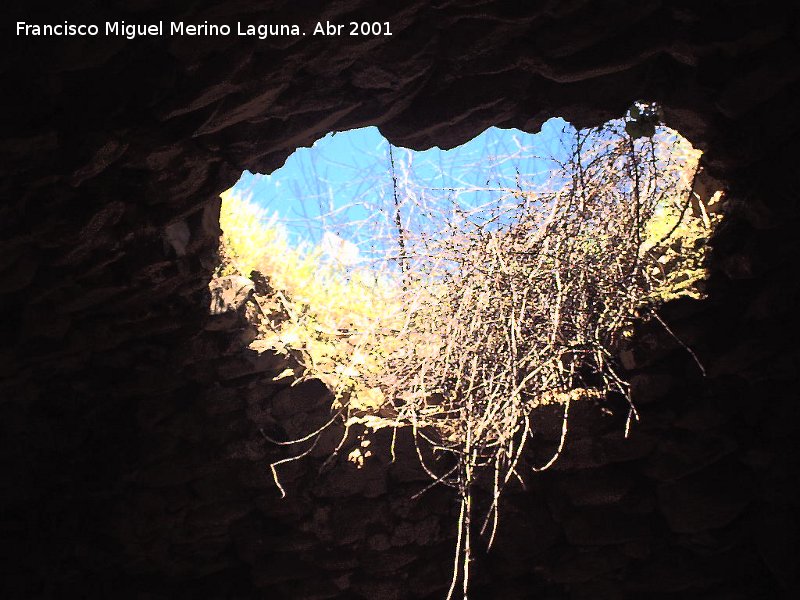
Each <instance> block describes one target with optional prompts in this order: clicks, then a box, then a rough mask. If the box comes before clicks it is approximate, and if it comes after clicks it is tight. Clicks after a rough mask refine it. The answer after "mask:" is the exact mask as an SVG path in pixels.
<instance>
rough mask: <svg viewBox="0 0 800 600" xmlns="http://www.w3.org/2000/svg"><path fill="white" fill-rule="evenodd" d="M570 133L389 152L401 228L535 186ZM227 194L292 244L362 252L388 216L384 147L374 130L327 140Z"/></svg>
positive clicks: (502, 136) (496, 134)
mask: <svg viewBox="0 0 800 600" xmlns="http://www.w3.org/2000/svg"><path fill="white" fill-rule="evenodd" d="M574 133H575V131H574V129H573V128H572V127H571V126H570V125H569V124H568V123H566V122H565V121H563V120H562V119H558V118H554V119H550V120H549V121H547V122H546V123H545V124H544V126H543V127H542V131H541V133H538V134H529V133H525V132H522V131H519V130H516V129H508V130H504V129H498V128H495V127H493V128H490V129H488V130H486V131H485V132H483V133H482V134H480V135H479V136H477V137H476V138H474V139H473V140H471V141H469V142H467V143H466V144H464V145H462V146H459V147H457V148H453V149H452V150H441V149H439V148H436V147H434V148H431V149H430V150H426V151H423V152H419V151H411V150H408V149H405V148H398V147H394V148H392V151H391V154H392V157H393V159H394V164H395V168H394V175H395V177H396V179H397V188H398V191H399V192H400V196H401V197H402V198H404V199H408V198H413V199H414V200H415V204H414V207H412V204H411V203H409V204H408V205H407V206H408V210H406V206H404V207H403V209H402V214H403V219H404V224H405V225H407V226H409V227H415V226H416V227H417V228H425V227H430V226H432V225H430V223H432V222H433V221H430V220H429V221H427V223H428V225H424V224H423V215H422V213H423V212H424V211H423V210H421V209H420V206H422V205H424V206H428V207H436V206H442V205H446V204H449V205H452V204H453V203H454V202H455V203H456V204H458V206H460V207H462V208H465V209H468V208H469V207H470V206H475V205H476V204H478V203H485V202H492V201H496V200H497V199H498V198H499V197H500V196H501V195H502V194H503V191H502V189H503V188H514V187H516V186H517V185H520V186H522V187H523V188H530V187H531V186H535V185H537V184H542V183H543V182H544V181H545V179H546V177H547V174H548V173H549V171H550V170H551V169H553V168H554V166H555V164H554V163H553V161H552V158H551V157H556V158H559V159H562V158H564V157H565V156H566V154H567V152H568V147H569V145H570V143H571V140H572V136H573V135H574ZM234 189H235V190H236V191H237V192H239V193H241V194H242V195H244V196H245V197H249V198H250V199H251V201H254V202H255V203H257V204H259V205H260V206H262V207H264V208H265V209H266V210H267V211H268V212H269V214H273V213H277V216H278V220H279V221H280V222H282V223H284V224H285V225H286V227H287V229H288V231H289V232H290V234H291V235H292V236H293V237H294V238H295V239H296V240H297V241H299V240H301V239H302V240H305V241H308V242H312V243H319V242H320V241H321V240H322V239H323V235H324V234H325V232H329V234H334V235H335V236H338V237H339V238H341V239H344V240H347V241H348V242H352V243H355V244H357V245H359V247H360V248H361V250H362V252H363V251H365V245H366V244H368V243H369V238H370V236H371V235H373V233H374V231H373V230H374V228H375V226H376V225H377V224H378V222H379V221H380V220H381V219H383V220H384V221H386V223H390V222H391V221H390V217H391V216H394V212H393V211H392V207H393V206H394V205H393V201H394V190H395V185H394V182H393V178H392V169H391V167H390V155H389V143H388V142H387V141H386V139H385V138H384V137H383V136H382V135H381V133H380V131H379V130H378V128H377V127H366V128H362V129H356V130H351V131H346V132H337V133H330V134H328V135H326V136H325V137H323V138H322V139H320V140H317V141H316V142H315V143H314V144H313V145H312V146H311V147H310V148H300V149H298V150H297V151H295V152H294V153H293V154H292V155H291V156H290V157H289V158H288V159H287V160H286V163H285V164H284V166H283V167H281V168H280V169H277V170H276V171H274V172H273V173H271V174H253V173H250V172H249V171H245V173H243V174H242V177H241V179H240V180H239V182H238V183H237V184H236V186H235V188H234ZM415 211H416V212H415ZM415 215H416V216H415ZM415 219H418V220H417V221H415ZM386 223H384V226H385V225H386Z"/></svg>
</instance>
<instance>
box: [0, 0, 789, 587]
mask: <svg viewBox="0 0 800 600" xmlns="http://www.w3.org/2000/svg"><path fill="white" fill-rule="evenodd" d="M8 4H9V3H6V5H4V7H3V9H2V10H3V11H4V13H5V14H4V15H3V17H4V18H3V19H2V22H3V23H4V24H6V25H5V26H7V27H12V26H13V24H14V23H16V22H17V21H26V19H27V20H28V21H30V15H29V14H23V12H27V11H29V10H31V11H32V10H33V8H35V7H28V6H27V5H26V7H24V8H23V7H22V6H16V5H14V6H11V5H8ZM34 4H35V3H34ZM299 4H301V3H290V4H289V5H285V6H282V7H281V8H280V10H278V9H273V8H271V7H270V6H268V5H267V3H264V2H256V1H253V2H247V1H245V2H239V3H237V4H236V5H235V10H234V9H233V8H230V9H228V8H226V5H220V4H219V3H211V2H206V1H205V0H200V1H199V2H195V3H193V9H192V11H191V12H186V13H178V12H177V11H176V13H175V14H170V15H157V14H155V13H154V12H153V10H152V9H151V8H149V7H150V6H151V4H150V3H147V2H138V3H130V4H126V6H129V7H130V8H119V9H117V12H116V13H115V14H113V15H112V14H96V13H97V11H98V9H97V7H96V3H94V2H90V1H89V0H85V1H84V0H76V1H75V2H73V3H70V7H69V15H62V14H52V15H51V17H50V18H49V19H48V21H49V22H64V20H65V19H67V20H69V22H72V23H91V22H100V20H101V19H103V20H120V21H121V20H125V21H126V22H131V23H132V22H145V23H155V22H158V21H159V20H161V19H165V20H166V21H176V22H178V21H183V22H186V23H203V22H204V21H208V22H210V23H211V22H215V23H226V22H227V23H235V22H237V21H241V22H247V23H269V22H283V23H297V24H298V25H299V27H300V29H301V30H302V31H311V30H313V25H314V23H316V22H324V21H330V22H333V23H336V22H339V23H346V22H350V21H358V22H362V21H369V22H381V23H384V22H389V23H391V31H392V36H377V37H375V36H365V37H363V38H362V37H354V38H350V37H343V38H323V37H322V36H319V37H314V36H310V35H309V36H305V37H297V38H295V37H286V36H282V37H278V36H276V37H268V38H267V39H265V40H259V39H257V38H248V37H239V36H219V37H213V36H210V37H191V38H189V37H175V38H154V37H147V38H140V39H136V40H133V41H129V40H125V39H124V38H119V37H104V36H98V37H59V38H47V39H44V38H33V37H27V38H23V37H15V36H13V35H9V38H10V40H9V42H8V43H6V45H5V47H4V50H5V52H4V56H3V59H2V61H1V62H0V80H2V82H3V89H4V90H7V91H6V93H4V96H3V110H2V113H0V120H1V121H2V127H0V132H1V133H0V156H2V160H0V172H2V179H1V180H0V189H2V197H3V199H4V202H3V204H2V206H0V243H1V244H2V246H1V247H0V315H2V317H0V328H2V336H0V464H2V472H3V474H4V477H3V478H2V482H1V483H0V486H2V493H0V545H1V546H2V561H0V564H2V567H0V568H1V569H2V570H3V576H2V578H1V579H0V587H1V588H2V591H3V597H6V598H50V597H52V598H73V597H81V598H107V597H114V598H291V599H295V600H303V599H311V598H375V599H378V598H380V599H384V600H385V599H393V598H394V599H401V598H402V599H404V598H431V599H434V598H437V599H438V598H443V597H444V594H445V593H446V590H447V585H448V581H447V576H448V569H449V565H450V564H451V560H452V548H453V544H454V540H455V531H454V530H453V529H452V523H453V518H452V514H451V513H452V510H453V508H454V507H453V502H452V498H451V497H450V496H449V495H448V494H447V493H446V492H445V491H443V490H442V491H439V490H432V491H430V492H428V493H427V494H426V495H424V496H422V497H421V498H420V499H418V500H412V499H411V497H412V496H413V494H414V493H415V492H416V491H418V490H419V489H420V486H421V485H422V483H423V482H424V477H425V475H424V474H420V473H419V472H418V470H417V469H416V468H415V466H414V462H413V460H412V458H413V448H409V447H408V446H407V445H406V446H403V444H402V443H401V444H400V445H399V447H398V458H397V461H395V462H393V463H392V462H390V458H389V457H385V458H380V457H379V456H378V455H379V454H380V453H378V452H376V457H377V458H376V460H375V461H372V462H371V463H370V462H369V461H368V462H367V463H365V466H364V468H363V469H360V470H357V471H356V470H354V468H353V467H352V466H350V464H349V463H347V461H342V462H341V463H336V464H334V465H332V466H331V465H330V464H329V465H327V466H326V467H325V468H322V467H323V464H324V461H325V456H324V455H323V454H321V453H320V454H315V455H312V456H309V459H308V461H306V462H299V463H294V464H293V465H292V466H290V467H288V468H287V469H285V473H284V480H283V484H284V486H285V487H286V489H287V494H288V497H287V498H286V499H281V498H280V494H279V493H278V491H277V490H276V489H275V487H274V484H273V482H272V480H271V477H270V476H269V471H268V464H269V462H270V461H271V460H275V459H276V458H278V457H281V456H283V455H282V454H281V450H280V449H278V448H275V447H273V446H271V445H270V444H268V443H266V442H265V441H264V439H263V438H262V436H260V434H259V429H261V428H264V427H266V426H270V427H282V428H283V429H284V430H285V431H286V432H287V434H293V433H296V432H297V431H307V427H309V426H313V425H314V424H315V423H319V422H321V420H324V418H325V417H326V415H327V409H326V404H325V403H326V391H325V388H324V387H323V386H322V385H321V384H318V383H315V382H309V383H307V384H304V385H302V386H296V387H291V388H290V387H286V386H284V385H283V384H282V383H281V382H274V381H272V378H273V377H274V375H276V374H277V373H279V372H280V371H281V370H282V369H283V368H284V365H283V364H282V362H281V360H280V359H279V358H278V357H275V356H272V355H270V354H269V353H261V354H259V353H256V352H253V351H249V350H246V349H245V346H246V343H247V340H248V339H252V336H251V332H249V331H248V320H247V318H246V314H244V312H245V311H246V309H247V302H242V303H240V302H236V303H233V304H232V305H231V309H230V310H229V311H227V312H224V311H223V312H222V313H220V314H216V315H211V314H209V310H208V306H209V297H208V293H209V292H208V284H209V281H210V280H211V277H212V273H213V270H214V268H215V266H216V264H217V260H218V257H217V256H216V248H217V240H218V236H219V224H218V214H219V198H218V194H219V192H220V191H222V190H224V189H226V188H227V187H229V186H230V185H232V184H233V183H234V182H235V181H236V179H237V178H238V176H239V174H240V173H241V172H242V171H243V170H244V169H249V170H251V171H258V172H262V173H267V172H270V171H272V170H274V169H275V168H277V167H279V166H280V165H281V164H282V163H283V161H284V160H285V159H286V157H287V156H288V155H289V154H290V153H291V152H293V151H294V150H295V149H296V148H298V147H300V146H308V145H310V144H311V143H312V142H313V141H314V140H315V139H317V138H319V137H321V136H322V135H324V134H325V133H327V132H329V131H334V130H339V131H341V130H346V129H350V128H355V127H361V126H366V125H377V126H379V127H380V128H381V131H382V132H383V133H384V134H385V135H386V136H387V137H388V138H389V139H390V140H391V141H392V142H393V143H395V144H398V145H403V146H408V147H414V148H418V149H422V148H427V147H430V146H432V145H438V146H441V147H452V146H454V145H457V144H459V143H462V142H464V141H466V140H468V139H470V138H472V137H473V136H475V135H476V134H477V133H479V132H481V131H482V130H484V129H485V128H487V127H489V126H499V127H518V128H520V129H524V130H526V131H536V130H537V129H538V128H539V127H540V125H541V123H542V122H543V121H544V120H546V119H547V118H549V117H551V116H562V117H564V118H565V119H567V120H569V121H571V122H572V123H574V124H576V125H578V126H590V125H597V124H600V123H602V122H604V121H605V120H607V119H609V118H613V117H619V116H620V115H622V114H623V113H624V111H625V109H626V108H627V107H628V106H629V105H630V104H631V102H632V101H633V100H636V99H643V100H653V101H657V102H659V103H660V104H661V106H662V107H663V110H664V115H665V119H666V122H667V124H668V125H670V126H672V127H674V128H676V129H678V130H679V131H680V132H681V133H682V134H683V135H685V136H686V137H687V138H689V139H690V140H691V141H692V142H693V144H695V145H696V146H699V147H701V148H703V149H704V150H705V151H706V154H705V158H704V167H705V170H706V175H707V176H708V177H709V178H713V179H716V180H718V181H720V182H722V183H723V184H724V185H725V187H726V188H727V190H728V193H727V198H728V200H727V203H726V206H727V208H726V210H727V212H728V214H727V216H726V220H725V224H724V225H723V226H722V227H721V228H720V229H719V230H718V232H717V233H716V234H715V238H714V241H713V252H712V257H711V264H710V267H711V271H712V275H711V278H710V280H709V282H708V294H709V297H708V299H707V300H704V301H702V302H698V301H690V300H685V301H680V302H677V303H674V304H671V305H669V306H668V307H666V308H665V309H664V311H663V312H662V317H663V318H664V320H665V321H666V322H668V323H669V324H670V326H671V328H672V329H673V330H674V331H675V333H676V334H677V335H678V337H680V339H681V340H682V341H684V342H685V343H687V344H690V345H691V347H692V348H693V350H694V351H695V352H696V353H697V355H698V357H700V359H701V360H702V362H703V364H704V366H705V369H706V376H705V377H703V376H702V375H701V374H700V373H699V370H698V369H697V366H696V364H695V363H694V361H693V360H692V357H691V356H688V355H687V353H686V351H685V350H684V349H683V348H682V347H681V345H680V344H678V343H676V342H675V340H674V339H672V338H671V337H670V336H669V335H667V334H666V333H665V332H664V331H663V328H661V329H659V328H658V327H655V326H653V327H650V326H643V327H642V328H641V329H640V331H638V332H637V333H636V336H635V340H634V342H633V343H632V346H631V347H630V348H629V349H628V350H627V352H626V354H625V366H626V368H627V369H628V376H629V377H630V378H631V381H632V382H633V386H634V399H635V400H636V401H637V402H638V404H639V406H640V411H641V418H642V420H641V424H640V426H639V427H638V428H635V429H634V431H633V432H632V435H631V438H630V439H628V440H625V439H623V437H622V435H621V427H620V422H619V420H618V419H617V417H616V416H614V415H613V414H612V415H607V414H606V413H605V412H603V411H601V410H600V409H599V408H597V407H592V406H589V405H587V406H586V407H585V408H582V409H581V410H580V411H578V414H577V415H575V416H574V419H575V420H574V421H573V423H575V425H574V429H572V430H571V435H572V436H573V437H572V438H571V439H570V440H569V442H568V444H567V448H566V449H565V452H564V456H563V457H562V459H561V460H560V461H559V462H558V463H557V464H556V465H555V466H554V467H553V470H552V471H550V472H547V473H544V474H542V475H539V476H536V477H534V476H531V478H530V479H529V481H528V482H527V484H528V485H527V491H523V490H521V489H520V490H516V491H515V492H514V493H510V494H509V495H508V496H507V506H506V510H505V512H504V513H503V516H502V521H501V524H500V530H499V532H498V539H497V541H496V543H495V548H494V549H493V550H492V551H491V553H489V554H488V555H486V556H485V557H482V558H481V559H480V560H479V561H478V563H477V564H476V573H475V587H474V590H475V594H474V597H475V598H504V599H507V598H530V597H537V598H575V599H578V598H588V597H592V598H609V599H610V598H642V597H652V598H687V597H701V598H720V599H721V598H725V599H730V598H742V599H746V598H747V599H749V598H782V597H786V598H790V597H794V596H795V594H796V592H797V586H798V579H797V577H798V576H797V573H798V572H799V571H798V557H797V544H796V540H797V537H798V535H797V514H798V506H797V503H798V497H797V495H796V494H795V492H794V491H793V486H792V483H794V481H793V480H794V479H795V478H796V472H797V468H798V450H797V446H796V439H797V433H798V428H799V427H800V425H799V424H800V418H798V417H800V415H798V403H797V401H796V397H797V385H798V381H797V379H798V362H799V360H800V357H799V356H798V345H797V342H796V340H794V339H792V338H790V337H789V336H788V335H787V333H786V332H787V331H792V330H794V329H795V328H797V325H798V310H797V302H798V282H799V281H800V277H798V275H800V274H798V260H797V256H798V250H799V249H800V248H799V247H798V243H799V242H798V236H797V235H796V231H797V229H796V228H797V226H798V216H799V213H800V203H799V202H798V198H797V190H798V185H797V177H796V173H797V158H798V157H797V147H798V144H797V142H796V140H797V135H798V132H800V111H797V110H796V107H797V106H798V100H799V99H800V46H799V45H800V30H799V29H798V23H799V22H800V21H798V11H797V9H794V8H785V7H784V4H785V3H778V2H747V1H743V2H736V3H731V2H721V1H716V2H703V3H698V2H681V1H666V0H663V1H662V0H641V1H638V2H622V1H614V0H609V1H602V2H596V1H589V0H574V1H570V2H564V1H555V0H553V1H546V0H543V1H541V2H530V3H517V4H514V5H509V4H502V5H501V4H500V3H493V2H488V1H487V2H484V1H479V2H472V3H464V2H448V1H444V2H437V3H426V2H421V1H417V2H413V1H412V2H409V3H404V5H403V6H402V8H391V7H386V6H383V7H378V6H375V3H368V2H366V1H361V0H355V1H354V2H349V3H345V4H340V5H338V6H331V5H330V4H331V3H323V2H315V3H314V2H312V3H302V4H303V7H302V9H301V7H299V6H295V5H299ZM227 11H230V14H227ZM31 14H32V13H31ZM42 14H44V13H42ZM9 31H10V30H9ZM543 418H545V420H546V419H547V416H546V415H545V416H544V417H543ZM557 419H558V415H556V414H554V415H552V420H553V422H554V423H557ZM551 429H553V431H552V432H551ZM551 434H552V435H551ZM553 443H557V432H555V427H548V426H547V425H545V426H544V427H543V430H542V432H541V436H540V438H539V441H538V442H537V444H538V446H536V445H534V447H533V449H532V452H534V453H536V452H539V451H541V452H542V455H547V452H548V451H550V450H552V444H553ZM376 444H378V445H379V443H378V442H376Z"/></svg>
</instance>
